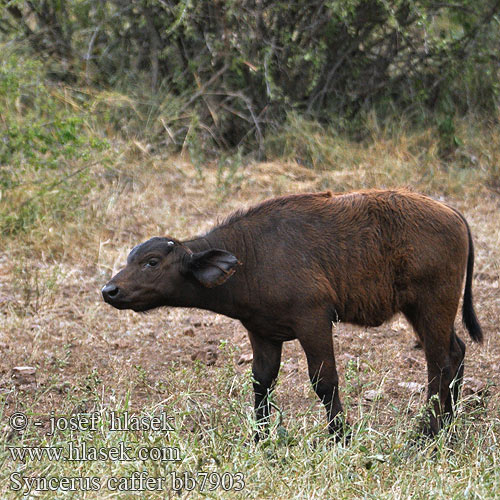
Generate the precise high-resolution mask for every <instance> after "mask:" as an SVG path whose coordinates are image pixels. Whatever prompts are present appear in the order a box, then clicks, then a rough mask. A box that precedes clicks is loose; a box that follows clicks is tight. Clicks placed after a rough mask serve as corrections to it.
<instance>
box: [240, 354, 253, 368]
mask: <svg viewBox="0 0 500 500" xmlns="http://www.w3.org/2000/svg"><path fill="white" fill-rule="evenodd" d="M252 361H253V354H252V353H251V352H250V353H248V354H242V355H241V356H240V357H239V359H238V361H237V363H238V364H239V365H244V364H246V363H251V362H252Z"/></svg>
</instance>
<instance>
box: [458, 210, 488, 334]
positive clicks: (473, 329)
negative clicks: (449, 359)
mask: <svg viewBox="0 0 500 500" xmlns="http://www.w3.org/2000/svg"><path fill="white" fill-rule="evenodd" d="M457 213H458V212H457ZM459 215H460V216H461V217H462V220H463V221H464V222H465V225H466V226H467V234H468V236H469V257H468V259H467V274H466V277H465V289H464V302H463V306H462V321H463V322H464V325H465V327H466V328H467V330H469V335H470V336H471V338H472V340H474V341H475V342H482V341H483V331H482V330H481V325H480V324H479V321H478V320H477V316H476V313H475V312H474V306H473V304H472V274H473V271H474V245H473V243H472V235H471V233H470V228H469V224H467V221H466V220H465V218H464V217H463V216H462V215H461V214H459Z"/></svg>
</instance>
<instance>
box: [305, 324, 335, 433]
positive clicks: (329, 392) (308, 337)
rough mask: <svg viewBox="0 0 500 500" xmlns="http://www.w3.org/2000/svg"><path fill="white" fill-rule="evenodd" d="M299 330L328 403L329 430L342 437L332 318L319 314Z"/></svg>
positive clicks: (315, 379)
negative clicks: (319, 316) (318, 316)
mask: <svg viewBox="0 0 500 500" xmlns="http://www.w3.org/2000/svg"><path fill="white" fill-rule="evenodd" d="M296 334H297V338H298V339H299V342H300V344H301V346H302V348H303V349H304V352H305V353H306V357H307V366H308V370H309V378H310V379H311V383H312V385H313V387H314V390H315V391H316V394H317V395H318V397H319V398H320V400H321V401H322V402H323V404H324V405H325V409H326V415H327V419H328V431H329V432H330V434H332V435H333V436H334V438H335V440H337V441H339V440H340V439H341V437H342V433H343V430H344V422H343V419H342V404H341V402H340V397H339V377H338V374H337V367H336V366H335V356H334V353H333V341H332V330H331V321H330V320H329V319H328V320H323V321H320V320H318V319H317V318H316V319H314V320H311V321H309V322H305V323H302V325H301V328H300V329H297V331H296Z"/></svg>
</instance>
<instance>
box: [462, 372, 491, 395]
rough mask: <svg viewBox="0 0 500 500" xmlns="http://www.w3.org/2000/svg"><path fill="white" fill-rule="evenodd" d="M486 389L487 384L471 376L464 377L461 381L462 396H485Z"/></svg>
mask: <svg viewBox="0 0 500 500" xmlns="http://www.w3.org/2000/svg"><path fill="white" fill-rule="evenodd" d="M487 391H488V385H487V384H486V383H485V382H483V381H482V380H478V379H476V378H472V377H465V378H464V381H463V395H464V396H485V395H486V393H487Z"/></svg>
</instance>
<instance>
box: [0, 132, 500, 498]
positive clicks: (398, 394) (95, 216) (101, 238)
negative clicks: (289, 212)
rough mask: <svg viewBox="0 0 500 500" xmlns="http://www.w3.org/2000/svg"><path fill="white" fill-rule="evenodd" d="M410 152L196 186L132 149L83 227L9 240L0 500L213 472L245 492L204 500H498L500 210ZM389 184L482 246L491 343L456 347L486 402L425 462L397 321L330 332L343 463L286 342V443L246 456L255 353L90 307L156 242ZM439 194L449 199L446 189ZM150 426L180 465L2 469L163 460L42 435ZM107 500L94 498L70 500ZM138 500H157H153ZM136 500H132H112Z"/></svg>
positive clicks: (241, 169) (101, 176)
mask: <svg viewBox="0 0 500 500" xmlns="http://www.w3.org/2000/svg"><path fill="white" fill-rule="evenodd" d="M318 140H319V139H318ZM421 141H424V142H425V141H430V142H431V143H432V140H431V138H430V137H428V136H426V135H425V134H423V136H422V137H417V138H412V139H411V140H408V141H407V143H403V142H404V141H403V140H402V139H401V138H399V139H398V141H397V142H393V141H390V140H387V141H384V140H381V141H378V142H373V143H372V144H371V145H369V146H366V145H365V146H361V145H358V146H356V145H353V144H351V145H350V147H349V148H347V147H345V145H342V147H339V149H338V152H337V154H336V156H335V157H330V158H333V159H331V162H332V163H331V164H330V165H329V168H328V169H326V168H325V169H310V168H307V167H304V166H301V165H299V164H298V163H296V162H294V161H291V160H288V161H286V162H283V161H274V162H269V163H249V164H243V163H241V164H240V163H237V164H233V165H231V164H227V163H226V164H224V163H222V162H221V163H219V164H217V163H216V164H214V165H208V166H204V167H203V168H202V169H201V170H200V168H196V167H195V166H193V165H192V164H191V163H190V162H189V161H187V160H186V159H183V158H182V157H167V158H158V157H154V156H149V155H148V154H145V153H144V151H143V149H144V148H141V147H140V146H141V145H140V144H138V145H137V144H136V145H131V146H130V147H129V149H128V150H127V149H125V150H122V152H121V155H117V158H116V161H115V162H114V163H113V166H112V167H106V168H104V167H101V166H99V165H94V166H93V167H92V176H93V177H94V178H95V180H96V183H95V187H94V188H93V189H92V190H91V192H90V193H89V194H88V195H87V196H86V198H85V206H84V208H85V210H84V216H83V217H81V218H79V217H76V218H73V219H71V221H70V223H68V222H61V225H59V226H58V225H57V223H54V225H53V226H51V227H48V228H45V230H40V229H38V230H37V231H38V232H35V233H32V236H35V238H36V239H35V241H31V242H30V243H29V244H24V241H23V237H22V236H19V237H17V238H13V239H10V240H9V241H6V242H5V250H4V253H3V254H2V256H1V257H0V276H1V277H2V279H1V281H0V322H1V329H0V350H1V353H2V356H1V360H0V377H1V378H0V390H1V394H0V412H1V413H2V414H3V422H4V424H3V426H2V429H1V432H2V434H1V436H2V437H1V440H2V451H1V453H2V454H1V455H0V456H1V457H2V458H1V459H2V461H3V468H2V471H3V472H2V478H3V480H2V486H0V492H1V495H2V497H3V498H16V497H20V496H21V494H20V493H15V492H14V491H12V489H11V487H12V480H9V477H10V475H11V474H12V473H13V472H16V471H18V472H20V473H22V475H24V476H30V475H42V476H43V475H45V476H59V477H61V476H81V475H83V476H92V475H94V476H98V477H103V478H104V477H109V476H125V475H130V474H131V473H132V472H133V471H134V470H146V471H148V473H149V474H150V475H151V476H159V475H165V474H166V473H167V472H170V471H172V470H176V471H191V472H194V471H197V470H212V471H218V472H220V473H223V472H224V471H228V472H237V471H241V472H243V473H244V474H245V481H246V488H245V489H244V490H243V492H241V493H236V492H233V493H231V492H229V493H224V492H223V491H222V490H220V489H219V490H218V491H217V492H216V493H214V492H212V493H211V494H209V496H211V497H213V498H249V497H250V498H283V497H285V496H287V497H289V498H297V499H298V498H318V499H320V498H327V497H328V498H332V497H334V496H335V497H339V498H409V497H410V496H411V497H412V498H424V497H425V498H428V497H429V496H430V497H432V498H463V497H464V495H465V494H466V492H468V495H469V496H470V497H471V498H494V492H496V491H498V488H499V485H500V479H499V472H498V471H499V460H500V455H499V450H498V444H497V437H498V431H499V419H498V415H499V411H500V405H499V402H498V389H497V385H498V383H499V375H498V374H499V371H500V338H499V332H498V326H497V321H498V317H499V315H500V295H499V283H500V250H499V248H500V227H499V224H498V215H499V208H500V199H499V198H498V196H497V195H496V194H495V193H494V192H493V191H491V189H489V188H488V187H483V186H484V185H485V184H484V183H479V182H478V181H477V179H478V176H479V178H480V176H481V171H480V170H479V173H478V171H475V174H474V175H476V177H475V179H476V180H475V183H474V184H472V182H471V181H469V180H467V179H468V176H472V175H473V173H471V172H470V171H468V170H464V171H463V174H460V171H459V170H453V169H448V170H446V169H442V168H440V167H438V166H436V171H435V175H433V174H432V172H431V171H430V170H429V166H430V165H432V162H429V161H427V162H423V164H424V167H425V168H423V167H419V163H420V162H421V160H422V159H421V157H420V156H419V154H418V151H419V150H425V148H422V147H421V145H422V142H421ZM412 151H415V152H413V153H412ZM425 154H431V153H425ZM234 161H237V160H234ZM426 170H427V171H426ZM457 172H458V174H457ZM460 175H462V177H461V176H460ZM400 184H408V185H411V186H414V187H415V188H417V189H419V190H422V191H425V192H428V193H431V194H433V195H435V196H440V197H443V196H444V198H445V199H446V201H447V202H449V203H451V204H452V205H454V206H456V207H458V208H459V209H460V210H462V212H463V213H464V214H465V215H466V217H467V219H468V220H469V221H470V224H471V227H472V231H473V234H474V237H475V244H476V268H475V271H476V278H475V282H474V292H475V303H476V308H477V311H478V315H479V318H480V320H481V323H482V325H483V328H484V332H485V338H486V341H485V343H484V345H483V346H476V345H473V344H472V343H471V342H470V341H469V340H468V339H467V335H466V333H465V332H464V331H463V328H462V327H461V326H458V330H459V333H460V335H461V336H462V338H464V339H467V347H468V352H467V358H466V361H467V365H466V376H472V377H473V378H474V379H477V380H479V381H482V382H488V383H491V384H492V387H491V388H490V391H489V394H490V395H489V397H486V398H485V397H483V398H479V400H478V399H477V398H476V397H475V396H470V397H469V398H468V399H466V400H465V401H464V402H463V403H462V404H461V406H462V408H463V409H464V411H462V412H461V413H460V416H459V418H458V419H457V421H456V422H455V423H454V424H453V428H454V429H455V431H456V435H457V437H458V440H457V441H454V440H453V439H452V438H450V436H449V435H444V436H441V438H440V439H439V440H438V450H437V451H434V452H433V451H432V447H431V446H430V445H425V446H424V447H423V448H422V449H412V448H409V447H408V443H409V441H410V440H411V435H412V434H411V429H412V428H413V427H414V426H415V425H416V420H415V419H416V416H417V415H418V412H419V409H420V408H421V407H422V405H423V394H422V393H418V392H416V393H415V392H413V391H412V390H410V389H408V388H407V387H401V386H399V385H398V383H399V382H412V383H416V384H424V383H425V363H424V360H423V354H422V352H421V351H419V350H416V349H415V348H414V337H413V334H412V332H411V331H410V329H409V327H408V325H407V324H406V323H405V322H404V320H403V319H401V318H399V317H397V318H395V319H394V321H392V322H390V323H388V324H385V325H384V326H383V327H380V328H378V329H372V328H364V329H362V328H356V327H352V326H350V325H343V324H340V325H338V326H337V327H336V328H335V330H334V340H335V350H336V353H337V358H338V361H339V368H340V375H341V380H342V385H341V388H342V389H341V390H342V397H343V400H344V403H345V406H346V409H347V413H348V416H349V420H350V421H351V422H353V424H354V437H353V442H352V444H351V446H349V447H347V448H344V447H342V446H340V447H329V446H327V442H328V441H327V439H326V436H325V431H324V415H323V410H322V408H321V407H320V405H319V403H318V402H317V400H316V397H315V395H314V393H313V391H312V390H311V388H310V385H309V381H308V379H307V375H306V373H307V371H306V365H305V359H304V355H303V353H302V352H301V350H300V348H299V346H298V345H297V343H296V342H291V343H289V344H287V345H286V348H285V350H284V356H283V365H282V369H281V374H280V380H279V384H278V387H277V391H276V404H277V405H278V407H279V408H280V410H281V416H282V418H283V420H284V426H285V427H286V428H287V429H288V435H287V436H288V437H286V436H285V431H284V430H283V428H282V427H281V426H280V425H279V421H278V420H276V421H275V426H276V427H275V429H274V431H273V433H272V435H271V438H270V440H269V442H266V443H263V445H262V446H260V447H259V448H255V447H254V446H253V445H252V444H250V442H251V434H252V432H253V427H252V425H253V424H252V409H251V399H252V395H251V383H250V365H249V364H248V363H246V362H245V363H242V364H238V360H239V359H240V357H241V355H242V354H249V353H250V346H249V343H248V340H247V338H246V335H245V331H244V329H243V327H242V326H241V325H240V324H239V323H238V322H235V321H232V320H229V319H227V318H225V317H222V316H218V315H215V314H212V313H209V312H203V311H199V310H186V309H177V310H173V309H164V310H159V311H155V312H153V313H151V314H147V315H137V314H135V313H132V312H124V311H122V312H120V311H116V310H114V309H112V308H110V307H108V306H106V305H105V304H104V303H103V302H102V301H101V298H100V292H99V290H100V288H101V286H102V285H103V284H104V283H105V282H106V280H107V279H108V277H109V276H110V275H111V274H113V273H114V272H115V271H116V270H117V269H119V268H120V267H121V266H122V265H123V263H124V261H125V258H126V255H127V253H128V251H129V249H130V248H131V247H132V246H134V245H135V244H137V243H138V242H140V241H142V240H144V239H146V238H148V237H150V236H153V235H164V234H170V235H172V236H175V237H177V238H185V237H188V236H192V235H194V234H197V233H199V232H201V231H203V230H205V229H207V228H208V227H210V226H211V225H212V224H214V223H216V221H217V220H218V218H219V217H221V216H223V215H225V214H227V213H228V212H230V211H232V210H233V209H236V208H240V207H243V206H247V205H249V204H252V203H255V202H258V201H259V200H262V199H264V198H267V197H270V196H274V195H277V194H282V193H287V192H299V191H314V190H318V189H326V188H329V189H333V190H337V191H338V190H348V189H355V188H360V187H363V188H364V187H371V186H394V185H400ZM443 185H446V186H448V188H449V189H448V190H443V189H441V187H442V186H443ZM436 186H437V187H439V189H437V188H436ZM457 186H460V189H458V188H457ZM443 193H444V194H443ZM450 193H452V194H450ZM54 248H56V249H57V251H54ZM437 300H438V298H437ZM457 324H458V321H457ZM207 350H211V351H212V352H215V353H216V355H217V359H216V362H215V364H214V365H212V366H207V365H206V364H205V363H204V359H205V357H204V356H205V353H206V352H207ZM193 357H194V358H199V360H194V361H193ZM20 365H29V366H33V367H36V383H32V384H25V385H21V386H19V384H16V383H15V382H14V381H13V379H12V368H13V367H15V366H20ZM369 391H376V392H375V393H373V392H369ZM367 394H371V396H368V397H367ZM373 394H376V395H375V397H374V396H373ZM486 404H487V407H485V406H484V405H486ZM159 408H163V410H164V411H168V412H169V414H173V415H174V418H175V428H176V431H175V433H174V434H173V435H172V434H169V436H168V439H167V442H168V443H170V445H171V446H177V447H178V448H179V449H180V450H181V452H182V456H183V461H182V463H181V464H173V465H172V464H170V463H169V464H167V465H159V464H158V463H156V462H154V461H148V462H143V463H141V462H132V463H128V462H124V463H121V462H118V463H112V462H104V461H95V462H84V463H71V462H50V461H47V460H43V461H41V462H37V461H27V463H26V464H23V463H21V462H19V461H13V460H11V458H9V455H8V453H7V451H6V447H7V446H47V445H52V446H55V445H57V444H61V443H67V442H68V441H69V440H73V441H74V440H86V441H87V442H88V443H91V444H93V445H94V446H97V447H99V446H100V447H110V446H112V445H116V443H117V442H119V441H120V440H124V441H126V442H128V443H141V442H149V443H157V444H158V443H163V444H164V443H165V439H166V438H165V436H163V437H162V436H161V435H158V433H156V434H155V433H151V432H149V433H148V432H143V433H142V434H140V433H139V434H138V433H133V432H130V433H125V434H123V435H122V434H120V435H119V434H117V433H113V432H106V431H105V429H101V430H100V431H99V432H97V433H85V432H80V433H78V432H73V433H69V432H60V433H59V434H58V435H57V436H55V437H53V438H49V437H47V436H44V435H43V432H42V431H43V430H46V429H47V428H48V416H49V414H50V412H51V411H53V412H55V414H56V415H64V414H76V413H82V412H92V411H110V410H121V411H123V410H129V411H135V412H141V411H145V412H146V413H154V412H155V411H158V409H159ZM465 410H466V411H465ZM14 411H24V412H26V413H27V414H29V415H30V416H33V419H34V418H36V416H37V415H41V416H42V417H41V418H42V420H43V421H44V422H45V424H44V427H43V429H38V428H35V427H33V426H32V425H31V426H30V427H29V428H28V429H27V431H26V432H25V433H24V434H17V433H12V432H11V431H10V429H9V427H8V425H6V419H7V417H8V416H9V415H11V414H12V413H13V412H14ZM277 415H278V414H277V412H275V416H276V418H277ZM60 493H61V498H62V497H63V496H64V495H63V494H62V492H60ZM53 495H54V493H51V492H45V493H39V495H37V497H38V496H39V497H41V498H54V496H53ZM69 495H70V496H69V497H71V494H69ZM116 495H117V494H116V493H111V492H109V491H108V490H106V489H102V490H100V493H97V492H90V493H84V492H80V493H79V494H76V496H75V497H74V498H109V497H114V496H116ZM148 495H150V497H151V498H163V494H162V493H161V492H152V493H148ZM238 495H240V496H238ZM181 496H182V497H185V498H188V497H189V498H191V496H190V494H189V493H188V492H185V493H184V494H182V495H181ZM138 497H141V498H142V496H141V494H139V493H137V494H134V493H130V492H129V493H128V494H125V493H122V494H121V496H120V498H138ZM58 498H59V496H58ZM71 498H73V497H71ZM168 498H170V496H168Z"/></svg>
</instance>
